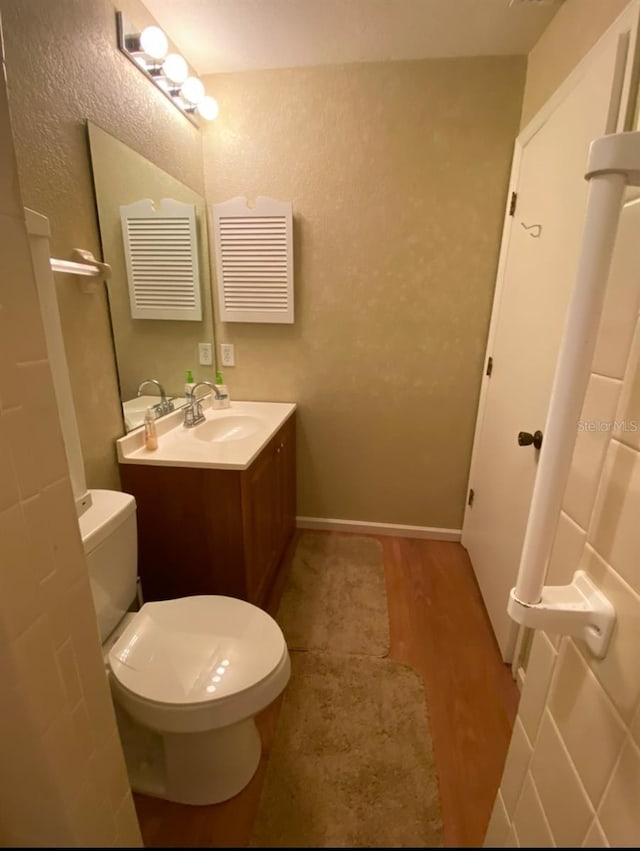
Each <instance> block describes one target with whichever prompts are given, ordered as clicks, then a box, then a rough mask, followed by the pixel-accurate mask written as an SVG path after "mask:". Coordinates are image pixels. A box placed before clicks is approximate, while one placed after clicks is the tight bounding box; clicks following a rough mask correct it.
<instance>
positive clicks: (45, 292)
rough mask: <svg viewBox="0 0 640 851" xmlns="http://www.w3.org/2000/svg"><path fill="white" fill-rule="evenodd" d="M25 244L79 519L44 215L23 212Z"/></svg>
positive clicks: (78, 461) (73, 430)
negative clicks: (29, 254) (27, 250)
mask: <svg viewBox="0 0 640 851" xmlns="http://www.w3.org/2000/svg"><path fill="white" fill-rule="evenodd" d="M25 218H26V224H27V231H28V233H29V244H30V247H31V257H32V260H33V270H34V274H35V279H36V286H37V289H38V301H39V302H40V313H41V315H42V324H43V327H44V336H45V340H46V343H47V354H48V357H49V364H50V366H51V375H52V378H53V388H54V390H55V395H56V401H57V403H58V413H59V415H60V426H61V429H62V438H63V441H64V448H65V452H66V455H67V463H68V464H69V478H70V479H71V487H72V489H73V496H74V498H75V503H76V511H77V512H78V516H80V515H81V514H82V513H83V512H84V511H85V510H86V508H88V506H90V505H91V498H90V495H89V493H88V491H87V481H86V477H85V470H84V459H83V457H82V450H81V447H80V433H79V431H78V421H77V419H76V410H75V407H74V403H73V395H72V392H71V380H70V378H69V367H68V365H67V356H66V353H65V348H64V340H63V337H62V325H61V323H60V310H59V308H58V298H57V295H56V284H55V281H54V279H53V273H52V271H51V266H50V261H49V258H50V252H51V249H50V243H49V220H48V219H47V218H46V217H45V216H41V215H39V214H37V213H34V212H33V211H32V210H27V209H25Z"/></svg>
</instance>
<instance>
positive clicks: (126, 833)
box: [115, 792, 142, 848]
mask: <svg viewBox="0 0 640 851" xmlns="http://www.w3.org/2000/svg"><path fill="white" fill-rule="evenodd" d="M115 820H116V831H117V833H116V842H115V844H116V846H117V847H123V848H137V847H140V846H141V845H142V836H141V835H140V825H139V824H138V817H137V815H136V809H135V807H134V805H133V798H132V797H131V793H130V792H127V794H126V795H125V796H124V798H123V799H122V802H121V804H120V806H119V807H118V809H117V810H116V814H115Z"/></svg>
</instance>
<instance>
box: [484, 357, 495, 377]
mask: <svg viewBox="0 0 640 851" xmlns="http://www.w3.org/2000/svg"><path fill="white" fill-rule="evenodd" d="M492 372H493V358H489V360H488V361H487V371H486V373H485V374H486V375H491V373H492Z"/></svg>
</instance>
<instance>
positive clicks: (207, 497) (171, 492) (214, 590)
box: [120, 415, 296, 606]
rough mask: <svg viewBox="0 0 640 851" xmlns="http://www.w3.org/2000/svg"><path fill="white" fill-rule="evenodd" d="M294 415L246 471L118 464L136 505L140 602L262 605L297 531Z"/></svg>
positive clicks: (125, 489) (123, 484) (123, 486)
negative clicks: (209, 597) (197, 598)
mask: <svg viewBox="0 0 640 851" xmlns="http://www.w3.org/2000/svg"><path fill="white" fill-rule="evenodd" d="M294 416H295V415H294ZM294 416H291V417H289V419H288V420H287V421H286V422H285V423H284V424H283V425H282V426H281V427H280V429H279V430H278V431H277V432H276V434H275V435H274V436H273V437H272V438H271V440H270V441H269V443H268V444H267V445H266V446H265V447H264V449H263V450H262V451H261V452H260V454H259V455H258V456H257V457H256V458H255V459H254V461H253V462H252V464H251V465H250V466H249V467H248V469H246V470H215V469H207V468H202V467H198V468H195V467H168V466H167V467H164V466H155V465H151V464H121V465H120V476H121V480H122V489H123V490H124V491H125V492H127V493H131V494H133V496H134V497H135V498H136V503H137V512H138V513H137V519H138V564H139V571H140V580H141V583H142V593H143V595H144V599H145V600H147V601H150V600H167V599H171V598H173V597H186V596H191V595H193V594H224V595H227V596H230V597H239V598H240V599H243V600H248V601H249V602H250V603H255V604H256V605H258V606H260V605H264V603H265V601H266V598H267V595H268V593H269V589H270V588H271V585H272V583H273V580H274V579H275V575H276V570H277V567H278V565H279V563H280V561H281V559H282V556H283V554H284V551H285V549H286V546H287V544H288V543H289V540H290V539H291V536H292V535H293V531H294V529H295V514H296V433H295V419H294Z"/></svg>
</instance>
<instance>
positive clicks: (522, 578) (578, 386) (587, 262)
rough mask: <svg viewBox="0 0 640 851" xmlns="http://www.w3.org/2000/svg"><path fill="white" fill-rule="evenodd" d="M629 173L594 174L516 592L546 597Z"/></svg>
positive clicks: (525, 597) (527, 599)
mask: <svg viewBox="0 0 640 851" xmlns="http://www.w3.org/2000/svg"><path fill="white" fill-rule="evenodd" d="M626 182H627V178H626V176H625V175H624V174H619V173H608V174H602V175H597V176H594V177H593V178H591V182H590V186H589V198H588V202H587V212H586V218H585V226H584V234H583V239H582V249H581V253H580V260H579V263H578V273H577V277H576V284H575V288H574V291H573V296H572V298H571V303H570V305H569V312H568V315H567V322H566V325H565V332H564V337H563V341H562V346H561V348H560V354H559V356H558V363H557V366H556V374H555V378H554V381H553V388H552V390H551V400H550V402H549V413H548V415H547V422H546V425H545V430H544V441H543V444H542V450H541V452H540V462H539V465H538V473H537V476H536V481H535V486H534V489H533V497H532V502H531V511H530V513H529V521H528V523H527V531H526V533H525V538H524V544H523V548H522V557H521V560H520V570H519V573H518V580H517V582H516V588H515V596H516V598H517V599H518V600H519V601H520V602H521V603H525V604H528V605H532V604H535V603H538V602H540V598H541V596H542V587H543V585H544V580H545V575H546V570H547V561H548V558H549V554H550V552H551V546H552V544H553V536H554V533H555V528H556V523H557V520H558V515H559V513H560V509H561V507H562V499H563V496H564V490H565V487H566V484H567V478H568V476H569V469H570V466H571V456H572V454H573V447H574V444H575V440H576V434H577V429H578V420H579V418H580V413H581V411H582V405H583V402H584V396H585V392H586V389H587V384H588V381H589V375H590V373H591V362H592V360H593V352H594V349H595V344H596V337H597V333H598V326H599V323H600V315H601V313H602V303H603V300H604V293H605V289H606V284H607V278H608V275H609V267H610V265H611V256H612V254H613V247H614V244H615V238H616V232H617V229H618V221H619V219H620V211H621V208H622V196H623V192H624V189H625V186H626Z"/></svg>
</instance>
